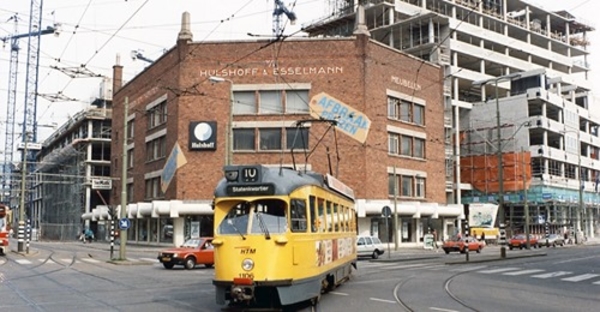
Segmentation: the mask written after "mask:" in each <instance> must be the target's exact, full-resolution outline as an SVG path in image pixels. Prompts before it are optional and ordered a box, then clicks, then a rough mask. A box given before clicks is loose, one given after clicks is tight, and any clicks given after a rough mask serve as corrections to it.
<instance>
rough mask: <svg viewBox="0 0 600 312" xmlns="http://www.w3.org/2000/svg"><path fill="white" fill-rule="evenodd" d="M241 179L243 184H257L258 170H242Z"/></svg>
mask: <svg viewBox="0 0 600 312" xmlns="http://www.w3.org/2000/svg"><path fill="white" fill-rule="evenodd" d="M242 179H243V180H244V182H257V181H258V168H256V167H249V168H244V169H242Z"/></svg>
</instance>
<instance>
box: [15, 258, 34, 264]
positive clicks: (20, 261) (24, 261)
mask: <svg viewBox="0 0 600 312" xmlns="http://www.w3.org/2000/svg"><path fill="white" fill-rule="evenodd" d="M15 262H16V263H18V264H31V261H29V260H27V259H16V260H15Z"/></svg>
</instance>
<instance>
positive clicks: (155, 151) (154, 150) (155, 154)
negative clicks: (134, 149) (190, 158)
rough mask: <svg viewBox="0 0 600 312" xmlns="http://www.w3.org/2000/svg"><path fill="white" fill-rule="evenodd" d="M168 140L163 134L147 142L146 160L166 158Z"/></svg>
mask: <svg viewBox="0 0 600 312" xmlns="http://www.w3.org/2000/svg"><path fill="white" fill-rule="evenodd" d="M166 141H167V140H166V137H164V136H161V137H159V138H156V139H154V140H151V141H148V142H146V161H153V160H157V159H162V158H164V157H165V155H166V150H167V143H166Z"/></svg>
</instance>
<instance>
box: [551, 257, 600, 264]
mask: <svg viewBox="0 0 600 312" xmlns="http://www.w3.org/2000/svg"><path fill="white" fill-rule="evenodd" d="M597 257H598V256H590V257H583V258H575V259H568V260H563V261H558V262H554V264H562V263H568V262H573V261H580V260H587V259H593V258H597Z"/></svg>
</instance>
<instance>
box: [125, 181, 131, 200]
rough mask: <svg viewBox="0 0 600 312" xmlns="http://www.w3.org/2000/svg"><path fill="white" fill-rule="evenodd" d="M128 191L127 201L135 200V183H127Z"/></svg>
mask: <svg viewBox="0 0 600 312" xmlns="http://www.w3.org/2000/svg"><path fill="white" fill-rule="evenodd" d="M125 191H126V192H127V203H132V202H133V183H127V186H126V190H125Z"/></svg>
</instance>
